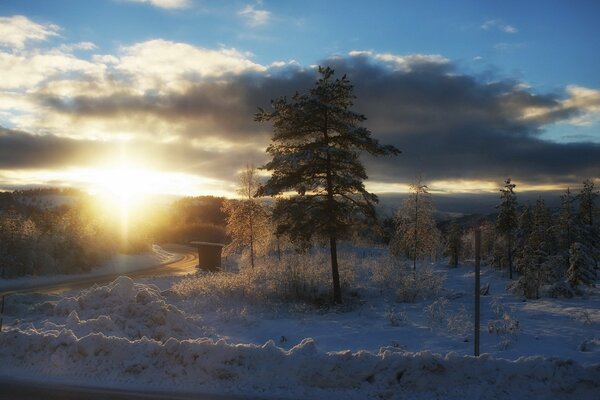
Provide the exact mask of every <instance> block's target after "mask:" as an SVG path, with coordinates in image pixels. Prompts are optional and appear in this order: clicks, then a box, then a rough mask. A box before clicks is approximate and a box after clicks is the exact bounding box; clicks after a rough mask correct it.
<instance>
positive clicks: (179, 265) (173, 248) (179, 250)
mask: <svg viewBox="0 0 600 400" xmlns="http://www.w3.org/2000/svg"><path fill="white" fill-rule="evenodd" d="M163 249H164V250H166V251H168V252H171V253H175V254H179V255H180V256H181V258H177V259H175V260H174V261H171V262H168V263H165V264H159V265H154V266H149V267H148V268H144V269H141V270H137V271H132V272H124V273H118V274H109V275H100V276H90V277H85V278H81V279H73V280H67V281H63V282H54V283H45V284H39V285H20V286H14V287H10V288H6V289H2V290H0V296H7V295H10V294H15V293H50V294H52V293H60V292H65V291H68V290H73V289H85V288H88V287H90V286H92V285H94V284H104V283H108V282H112V281H113V280H115V279H116V278H118V277H119V276H122V275H126V276H129V277H131V278H145V277H151V276H164V275H171V276H177V275H186V274H193V273H194V272H196V267H197V266H198V254H197V252H196V249H194V248H193V247H189V246H181V245H167V246H163Z"/></svg>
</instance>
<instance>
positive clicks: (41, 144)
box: [0, 127, 263, 180]
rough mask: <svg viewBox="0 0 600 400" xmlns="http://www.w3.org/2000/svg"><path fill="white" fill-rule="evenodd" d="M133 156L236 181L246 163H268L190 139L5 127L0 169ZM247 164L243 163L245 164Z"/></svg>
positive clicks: (248, 150) (131, 159)
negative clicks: (85, 136)
mask: <svg viewBox="0 0 600 400" xmlns="http://www.w3.org/2000/svg"><path fill="white" fill-rule="evenodd" d="M123 152H125V153H126V154H127V161H128V163H131V164H134V165H135V164H136V163H139V164H142V165H144V164H150V166H152V167H153V168H156V169H159V170H168V171H173V172H182V173H190V174H197V175H202V176H205V177H209V178H214V179H222V180H230V179H232V177H233V176H234V175H235V172H236V171H237V170H239V169H240V163H246V162H248V163H255V164H259V163H260V162H262V156H263V153H262V151H260V150H258V149H255V148H252V147H236V148H233V149H230V150H207V149H202V148H198V147H196V146H194V145H192V144H191V143H190V142H189V141H179V142H174V143H166V144H165V143H158V142H151V141H148V140H133V141H129V142H122V143H116V142H108V141H95V140H79V139H71V138H65V137H59V136H55V135H32V134H29V133H26V132H23V131H18V130H12V129H7V128H3V127H0V170H35V169H61V168H68V167H81V168H85V167H95V166H106V165H109V166H110V165H112V164H115V163H117V162H118V160H119V157H120V156H121V154H122V153H123ZM240 160H242V161H240Z"/></svg>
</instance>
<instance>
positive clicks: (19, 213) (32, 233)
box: [0, 196, 120, 278]
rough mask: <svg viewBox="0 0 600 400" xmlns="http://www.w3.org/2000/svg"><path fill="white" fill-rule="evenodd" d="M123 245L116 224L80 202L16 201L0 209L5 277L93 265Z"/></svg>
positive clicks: (1, 270)
mask: <svg viewBox="0 0 600 400" xmlns="http://www.w3.org/2000/svg"><path fill="white" fill-rule="evenodd" d="M5 198H6V196H5ZM119 248H120V243H119V242H118V240H116V239H115V235H114V234H113V232H112V230H111V229H109V227H108V226H106V225H103V224H102V221H101V220H99V218H98V217H97V216H96V215H94V213H93V212H92V211H91V210H89V209H87V207H85V206H84V205H82V204H81V203H74V204H71V205H62V206H59V207H52V208H38V207H34V206H31V205H20V204H19V203H18V202H12V203H10V206H9V207H8V208H2V209H0V273H1V275H2V277H4V278H11V277H17V276H22V275H43V274H71V273H79V272H85V271H89V270H91V269H92V268H94V267H97V266H99V265H101V264H102V263H104V262H106V261H107V260H108V259H109V258H110V257H111V256H112V255H113V254H115V253H116V252H117V251H118V250H119Z"/></svg>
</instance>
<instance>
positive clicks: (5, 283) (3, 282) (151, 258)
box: [0, 245, 178, 291]
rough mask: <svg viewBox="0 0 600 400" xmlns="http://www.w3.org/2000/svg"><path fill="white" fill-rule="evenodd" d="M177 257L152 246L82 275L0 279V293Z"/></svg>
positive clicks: (129, 269) (134, 268)
mask: <svg viewBox="0 0 600 400" xmlns="http://www.w3.org/2000/svg"><path fill="white" fill-rule="evenodd" d="M177 258H178V255H176V254H172V253H169V252H167V251H165V250H163V249H162V248H161V247H160V246H158V245H152V251H151V252H148V253H143V254H134V255H127V254H117V255H116V256H114V257H113V259H112V260H111V261H109V262H108V263H106V264H105V265H103V266H101V267H99V268H96V269H94V270H93V271H90V272H86V273H83V274H72V275H51V276H50V275H49V276H23V277H19V278H13V279H1V278H0V291H2V290H12V289H16V288H19V289H25V288H27V287H31V286H38V285H46V284H53V283H62V282H65V283H66V282H71V281H76V280H80V279H84V278H91V277H101V276H105V275H106V276H109V275H114V274H121V273H127V272H132V271H139V270H142V269H145V268H149V267H154V266H157V265H159V264H163V263H167V262H171V261H175V260H176V259H177Z"/></svg>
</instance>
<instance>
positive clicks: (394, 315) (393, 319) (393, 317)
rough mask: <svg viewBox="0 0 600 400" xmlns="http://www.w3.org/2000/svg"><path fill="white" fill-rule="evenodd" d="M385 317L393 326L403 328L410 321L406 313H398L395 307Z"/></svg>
mask: <svg viewBox="0 0 600 400" xmlns="http://www.w3.org/2000/svg"><path fill="white" fill-rule="evenodd" d="M385 316H386V318H387V320H388V321H389V323H390V325H391V326H402V325H404V324H406V321H407V320H408V316H407V315H406V313H405V312H404V311H396V309H395V308H393V307H392V308H390V309H388V310H387V311H386V313H385Z"/></svg>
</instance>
